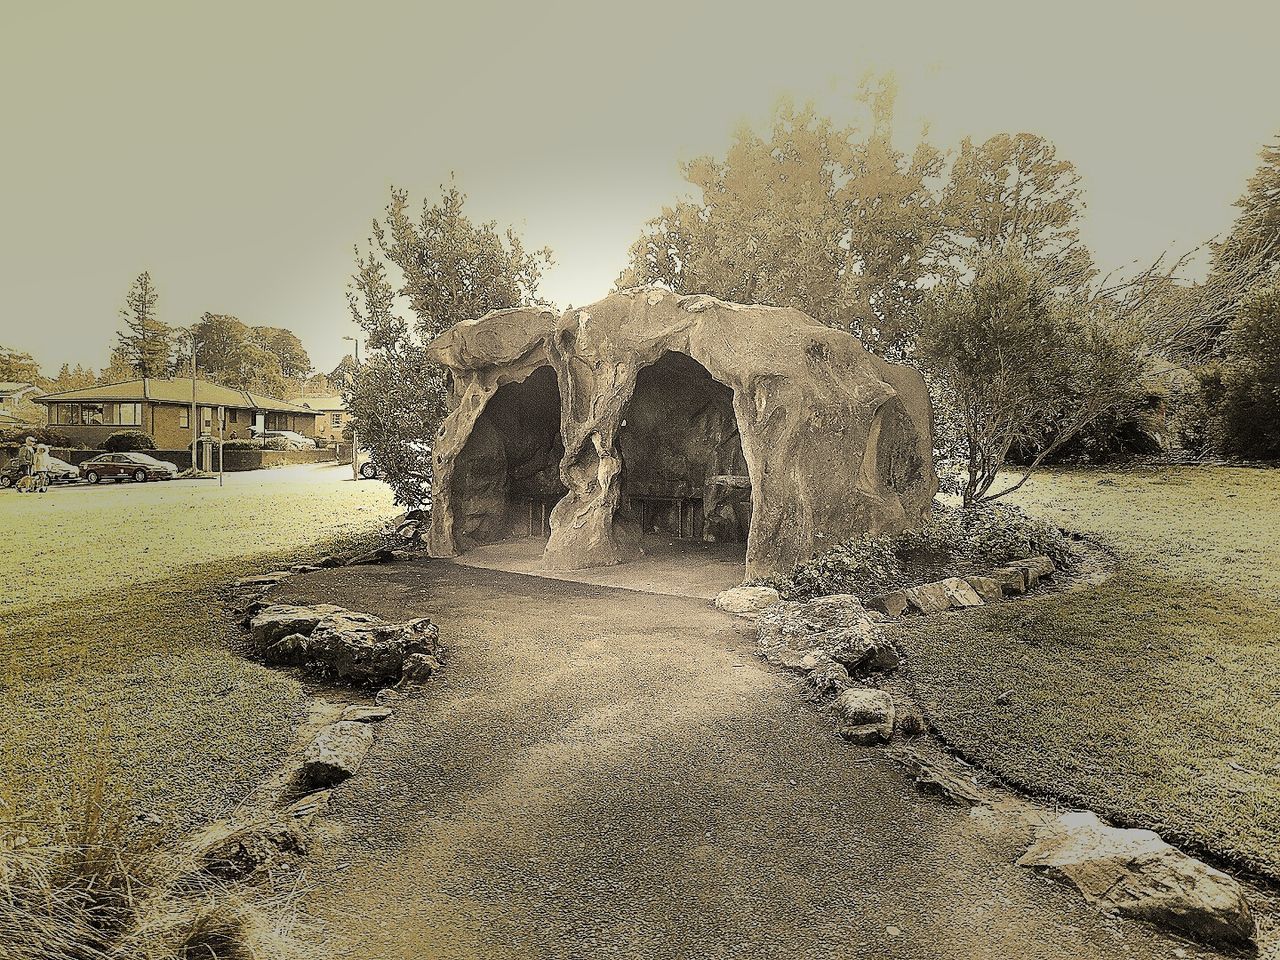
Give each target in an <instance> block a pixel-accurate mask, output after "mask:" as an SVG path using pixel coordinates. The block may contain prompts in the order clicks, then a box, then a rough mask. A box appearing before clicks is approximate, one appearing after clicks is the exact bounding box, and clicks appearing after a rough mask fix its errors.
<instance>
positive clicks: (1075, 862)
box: [1018, 813, 1257, 950]
mask: <svg viewBox="0 0 1280 960" xmlns="http://www.w3.org/2000/svg"><path fill="white" fill-rule="evenodd" d="M1018 863H1019V864H1021V865H1022V866H1024V867H1031V868H1034V869H1036V870H1041V871H1044V872H1045V873H1048V874H1050V875H1052V876H1055V877H1057V878H1058V879H1060V880H1064V881H1066V882H1068V883H1071V884H1072V885H1074V886H1075V887H1076V888H1078V889H1079V890H1080V892H1081V893H1083V894H1084V896H1085V898H1086V899H1087V900H1089V901H1090V902H1091V903H1094V904H1097V905H1098V906H1099V907H1101V908H1103V909H1104V910H1108V911H1115V912H1117V913H1121V914H1125V915H1127V916H1131V917H1138V918H1140V919H1142V920H1146V921H1148V922H1150V923H1153V924H1155V925H1157V926H1160V927H1164V928H1166V929H1168V930H1173V931H1176V932H1178V933H1181V934H1184V935H1186V936H1188V937H1191V938H1193V939H1195V940H1199V941H1201V942H1203V943H1207V944H1210V945H1212V946H1216V947H1226V948H1228V949H1236V950H1239V949H1252V948H1253V946H1254V944H1255V941H1256V938H1257V925H1256V923H1255V921H1254V918H1253V913H1252V912H1251V911H1250V909H1249V904H1248V902H1247V901H1246V900H1245V898H1244V892H1243V890H1242V889H1241V888H1240V885H1239V884H1238V883H1236V881H1235V880H1233V879H1232V878H1231V877H1229V876H1227V875H1226V874H1225V873H1223V872H1222V871H1220V870H1215V869H1214V868H1212V867H1210V866H1208V865H1206V864H1204V863H1201V862H1200V861H1199V860H1196V859H1194V858H1192V857H1189V856H1187V855H1186V854H1184V853H1182V852H1181V851H1179V850H1177V849H1175V848H1174V847H1171V846H1170V845H1169V844H1167V843H1165V842H1164V841H1163V840H1161V839H1160V837H1159V836H1158V835H1157V834H1155V833H1153V832H1152V831H1150V830H1123V829H1119V828H1117V827H1111V826H1107V825H1106V824H1104V823H1103V822H1102V821H1101V820H1099V819H1098V818H1097V816H1095V815H1094V814H1092V813H1066V814H1063V815H1062V816H1061V817H1059V818H1058V819H1057V820H1056V821H1054V822H1053V823H1050V824H1048V825H1047V826H1045V827H1044V828H1042V829H1041V830H1040V831H1039V832H1038V833H1037V836H1036V842H1035V843H1034V844H1033V845H1032V846H1031V848H1030V849H1029V850H1027V852H1026V853H1025V854H1024V855H1023V856H1022V858H1021V859H1020V860H1019V861H1018Z"/></svg>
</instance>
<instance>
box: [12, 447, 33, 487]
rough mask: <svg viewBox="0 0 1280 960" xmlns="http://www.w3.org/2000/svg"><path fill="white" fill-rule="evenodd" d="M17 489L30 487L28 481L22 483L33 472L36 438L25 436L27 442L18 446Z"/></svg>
mask: <svg viewBox="0 0 1280 960" xmlns="http://www.w3.org/2000/svg"><path fill="white" fill-rule="evenodd" d="M16 459H17V461H18V480H17V484H18V490H20V491H22V490H28V489H30V487H31V484H30V481H28V482H27V483H23V482H22V481H24V480H27V478H28V477H30V476H31V475H32V474H33V473H34V468H35V462H36V438H35V437H27V442H26V443H24V444H23V445H22V446H21V447H19V448H18V456H17V458H16Z"/></svg>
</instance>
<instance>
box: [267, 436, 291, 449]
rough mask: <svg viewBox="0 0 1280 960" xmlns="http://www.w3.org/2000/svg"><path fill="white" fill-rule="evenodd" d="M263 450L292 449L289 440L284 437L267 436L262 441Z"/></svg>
mask: <svg viewBox="0 0 1280 960" xmlns="http://www.w3.org/2000/svg"><path fill="white" fill-rule="evenodd" d="M262 449H263V450H291V449H293V448H292V447H290V445H289V441H288V440H286V439H285V438H284V437H267V439H265V440H263V441H262Z"/></svg>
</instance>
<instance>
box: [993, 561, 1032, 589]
mask: <svg viewBox="0 0 1280 960" xmlns="http://www.w3.org/2000/svg"><path fill="white" fill-rule="evenodd" d="M991 577H992V579H994V580H996V581H997V582H999V584H1000V589H1001V590H1002V591H1003V592H1005V593H1008V594H1018V593H1026V592H1027V571H1026V570H1023V569H1022V568H1021V567H1001V568H1000V569H999V570H996V571H995V572H994V573H992V574H991Z"/></svg>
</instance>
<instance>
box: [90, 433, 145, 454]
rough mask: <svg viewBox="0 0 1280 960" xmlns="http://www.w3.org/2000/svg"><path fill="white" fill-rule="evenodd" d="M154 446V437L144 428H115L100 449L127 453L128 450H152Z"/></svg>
mask: <svg viewBox="0 0 1280 960" xmlns="http://www.w3.org/2000/svg"><path fill="white" fill-rule="evenodd" d="M155 448H156V441H155V437H153V436H151V434H149V433H147V432H146V431H144V430H117V431H116V432H115V433H113V434H111V436H109V437H107V439H106V441H105V442H104V443H103V444H102V449H103V450H106V451H108V452H110V453H128V452H129V451H130V450H154V449H155Z"/></svg>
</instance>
